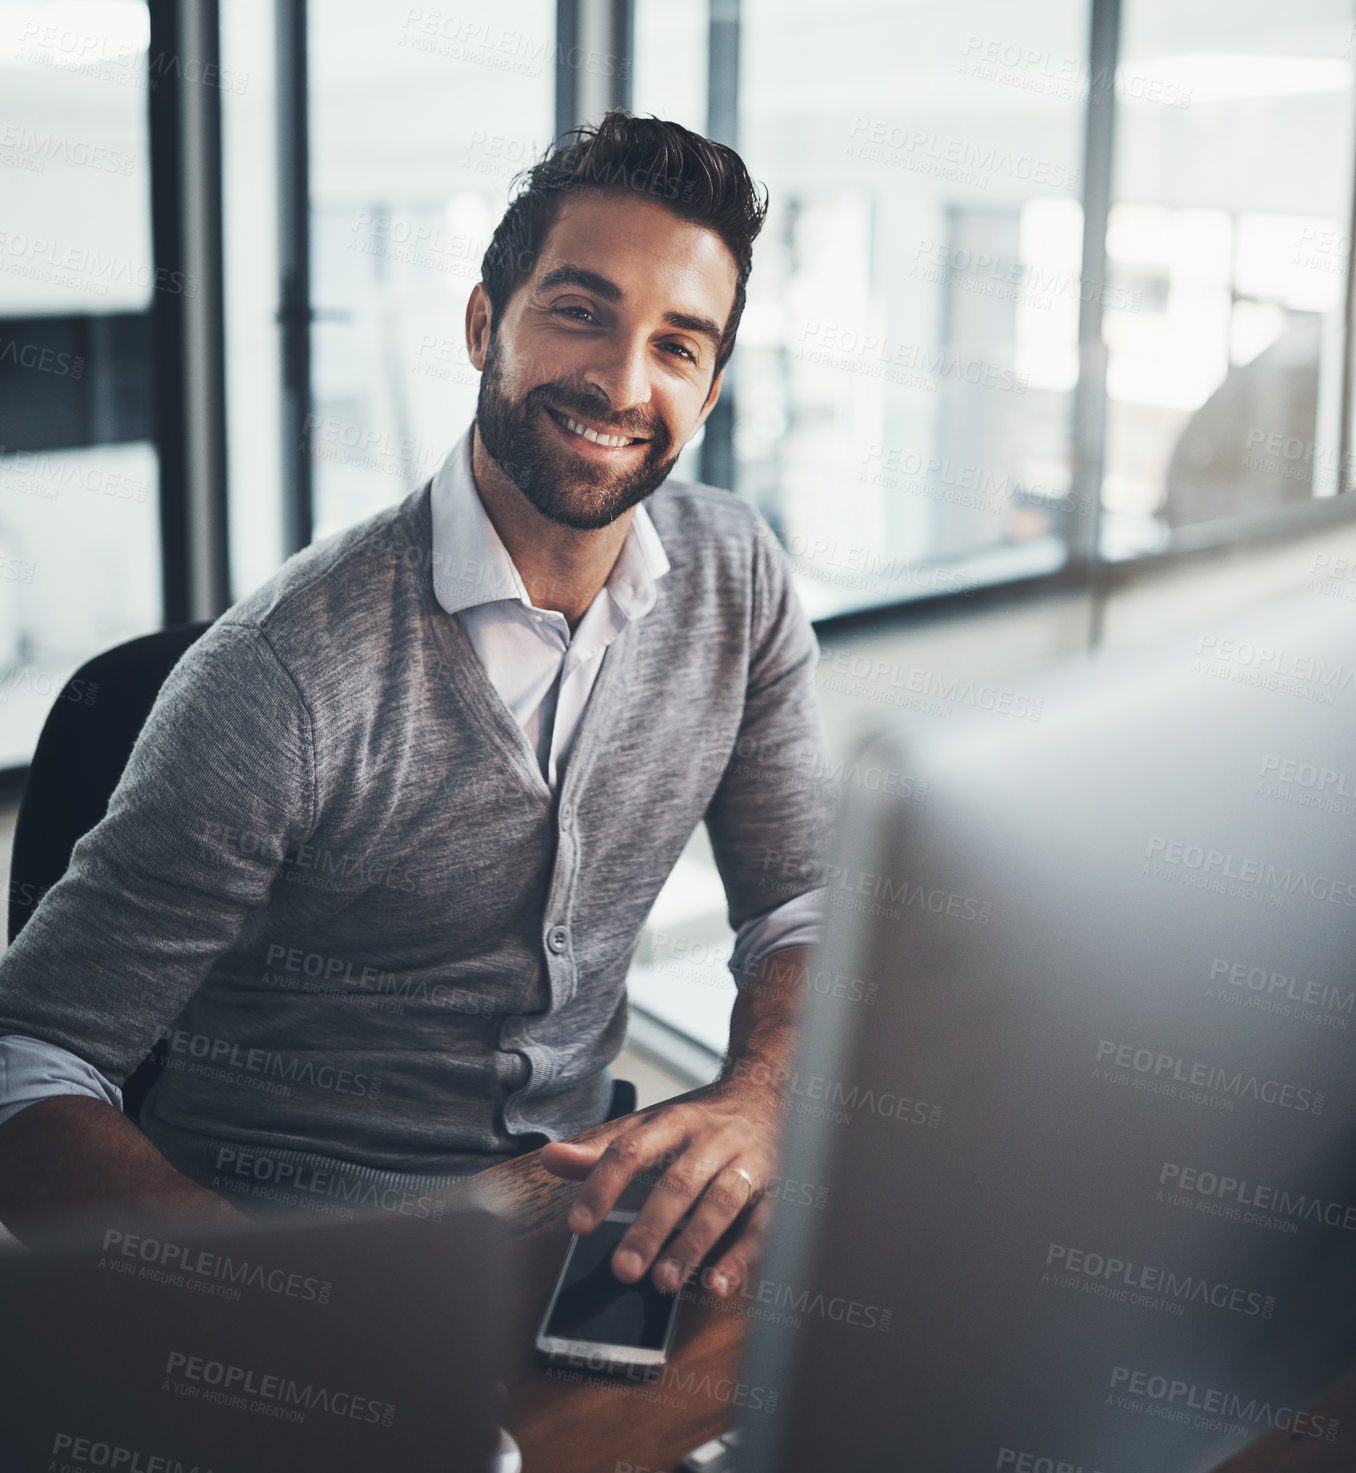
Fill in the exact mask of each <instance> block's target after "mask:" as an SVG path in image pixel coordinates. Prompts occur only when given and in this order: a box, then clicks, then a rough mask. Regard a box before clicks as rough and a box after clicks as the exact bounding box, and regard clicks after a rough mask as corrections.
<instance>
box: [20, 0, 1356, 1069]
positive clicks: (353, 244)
mask: <svg viewBox="0 0 1356 1473" xmlns="http://www.w3.org/2000/svg"><path fill="white" fill-rule="evenodd" d="M1354 23H1356V3H1353V0H1288V3H1285V4H1282V3H1280V0H1228V3H1226V0H1193V3H1192V4H1190V5H1186V6H1183V5H1175V4H1171V3H1169V0H1120V3H1116V0H953V3H950V4H947V5H944V6H943V5H938V4H935V3H933V0H839V3H837V4H834V5H826V4H823V3H822V0H821V3H812V0H493V3H488V0H443V3H442V4H441V5H434V6H405V5H400V6H387V5H382V4H378V3H376V0H310V3H309V4H307V3H305V0H229V3H224V4H218V3H216V0H152V3H142V0H51V3H38V0H19V3H10V0H0V97H3V99H4V102H3V106H2V107H0V201H2V202H3V204H2V205H0V769H4V770H5V773H6V777H7V781H8V789H9V792H10V795H11V804H12V800H13V797H14V795H17V791H18V787H19V785H20V784H21V782H22V775H23V769H24V764H25V763H26V762H27V760H28V757H29V755H30V753H31V751H32V748H33V744H34V741H35V739H36V736H37V733H38V731H39V729H40V727H41V724H42V721H43V718H44V716H45V714H46V712H47V710H48V708H49V706H50V705H51V703H52V700H53V699H54V698H55V696H56V695H57V693H58V692H59V691H60V690H61V688H62V685H63V683H64V682H65V681H66V679H67V678H68V677H69V675H70V673H71V672H72V670H73V669H74V668H75V667H76V666H77V665H78V664H79V662H80V661H82V660H83V659H84V658H86V657H88V656H89V655H91V654H93V653H95V652H96V651H98V650H100V649H103V648H106V647H108V646H109V645H112V644H115V643H117V642H119V641H121V640H123V639H127V638H130V637H132V636H134V635H137V634H140V633H143V632H145V631H147V630H151V629H154V628H156V627H159V626H160V625H162V624H167V623H169V624H172V623H178V622H182V621H183V620H185V619H189V618H201V617H209V616H212V615H214V614H216V613H217V612H219V611H220V610H221V609H222V608H224V607H225V606H226V605H227V604H228V603H229V602H230V601H231V600H233V599H235V598H238V597H240V596H242V595H243V594H245V593H247V592H249V591H250V590H251V589H253V588H254V587H256V586H257V585H258V584H259V583H260V582H261V581H262V580H264V579H265V578H267V577H268V576H269V575H270V574H271V573H272V572H273V571H274V570H275V569H276V568H277V567H278V566H279V564H280V563H281V562H282V561H283V559H284V558H285V557H287V556H288V555H289V554H290V553H292V552H294V551H296V550H297V549H299V548H301V547H303V546H305V545H306V544H307V543H308V542H309V541H311V540H312V539H313V538H315V537H321V536H325V535H327V534H329V533H331V532H333V531H335V530H337V529H339V528H341V527H343V526H345V525H347V524H348V523H350V522H352V521H354V520H356V519H358V518H361V517H364V516H366V515H368V514H369V513H370V512H372V511H374V510H375V509H377V508H379V507H381V506H383V505H385V504H386V503H388V502H390V501H392V500H394V499H397V498H399V497H402V496H404V495H405V494H406V493H407V492H408V491H409V490H411V489H412V488H414V487H415V486H417V485H419V484H421V483H422V482H423V481H424V480H425V479H426V478H427V477H428V476H429V475H430V474H431V473H432V471H433V470H434V469H435V468H436V466H437V464H438V463H439V462H440V460H441V459H442V457H443V455H444V454H445V453H446V451H447V449H448V448H449V446H450V445H451V444H452V443H453V441H454V440H455V439H456V438H457V437H458V436H459V435H460V434H461V432H462V430H463V429H464V427H465V425H466V424H467V422H468V421H469V418H470V416H471V414H472V411H473V408H474V404H475V394H476V383H477V376H476V374H475V373H474V371H473V370H472V369H471V367H470V365H469V363H468V361H467V359H466V354H465V348H464V343H463V335H462V319H463V311H464V307H465V302H466V297H467V294H468V293H469V291H470V289H471V286H472V285H473V284H474V282H475V281H476V280H477V278H478V275H479V262H480V258H481V254H482V252H483V250H484V247H485V245H486V243H487V241H488V238H489V234H490V232H491V231H492V229H493V227H494V224H495V222H496V220H497V219H498V217H499V215H500V213H501V211H502V209H503V207H504V204H505V202H506V199H507V197H508V191H509V188H510V185H511V181H512V178H513V176H514V174H515V173H516V172H517V171H518V170H519V169H521V168H522V167H523V166H524V165H526V164H527V163H529V162H531V161H532V160H533V159H534V158H535V157H536V156H537V155H538V154H539V153H540V152H541V151H542V149H543V148H544V147H545V146H546V145H547V144H548V143H549V142H550V140H551V138H552V136H553V135H554V134H555V133H556V132H558V131H560V130H562V129H564V128H566V127H568V126H571V125H573V124H574V123H576V122H579V121H581V120H587V119H593V118H596V117H597V116H599V115H600V114H601V112H602V111H603V110H604V109H605V108H606V107H608V106H611V105H625V106H629V107H631V108H633V109H634V110H636V111H638V112H642V113H656V114H658V115H659V116H662V117H668V118H674V119H676V120H678V121H680V122H682V123H685V124H687V125H688V126H690V127H693V128H695V129H698V130H700V131H703V132H706V133H709V134H710V135H711V136H713V137H716V138H720V139H722V140H724V141H727V142H730V143H732V144H734V145H736V146H737V147H738V148H739V149H740V151H741V153H742V154H743V156H744V158H745V159H746V161H747V163H748V165H749V168H750V170H751V172H752V173H753V175H754V177H755V178H756V179H759V180H761V181H764V182H765V183H766V185H767V187H768V190H769V193H770V199H771V210H770V214H769V217H768V223H767V227H766V230H765V232H764V234H763V236H762V238H761V240H760V242H759V244H758V246H757V249H756V253H755V268H754V273H753V277H752V281H751V285H750V294H749V303H748V309H747V312H746V315H745V318H744V323H743V326H742V328H741V331H740V337H739V345H738V348H737V351H736V354H735V357H734V359H733V361H732V364H731V368H730V370H729V372H728V374H727V387H726V393H725V395H724V397H723V398H722V401H721V404H720V406H719V408H718V410H717V412H716V413H715V414H714V415H713V416H712V418H711V420H710V422H709V423H708V425H707V427H706V429H705V431H704V433H703V435H702V437H701V438H700V440H698V441H696V442H694V443H693V445H691V446H690V447H689V448H688V450H687V451H686V452H685V453H684V459H683V464H682V469H681V471H680V473H684V474H688V475H690V476H694V477H699V478H701V479H704V480H706V481H708V482H711V483H713V484H715V485H718V486H721V487H725V488H728V489H729V490H730V491H731V492H732V494H735V495H738V496H742V497H745V498H747V499H748V500H749V501H751V502H752V503H754V504H755V505H756V506H757V507H758V508H759V509H760V510H761V511H762V512H763V514H764V515H765V516H766V517H767V519H768V520H769V522H770V523H771V524H772V526H773V528H774V529H775V530H776V532H777V534H778V536H779V537H780V538H781V541H782V543H783V546H784V547H785V549H786V553H787V556H788V559H789V561H790V563H791V566H792V567H793V569H794V572H795V577H796V580H797V585H798V588H799V591H800V596H801V599H802V601H803V603H804V605H805V607H806V608H807V610H808V611H809V613H810V614H811V616H812V617H813V618H814V619H815V621H816V625H817V629H818V633H819V637H820V642H821V647H822V649H823V651H824V653H825V656H826V658H825V659H824V661H823V662H822V665H821V698H822V701H823V706H824V711H825V716H826V719H827V721H828V724H829V729H830V734H831V738H832V741H833V744H834V748H835V755H836V756H840V757H846V756H848V755H849V754H850V752H851V750H852V745H853V742H854V740H855V737H856V735H857V733H858V732H860V731H861V730H862V729H863V727H865V726H867V725H869V724H871V723H872V722H873V721H876V720H879V719H882V718H883V717H885V716H886V715H887V714H888V713H890V712H893V713H894V714H895V715H896V716H898V717H900V719H906V720H908V719H912V720H918V721H930V720H938V719H948V716H949V714H950V712H951V711H953V710H955V709H957V708H958V705H959V706H960V707H964V706H965V705H966V701H967V699H969V700H970V702H971V703H972V704H973V696H971V697H969V698H967V696H966V694H965V692H966V691H967V690H972V689H973V687H972V686H971V685H970V682H976V681H977V682H987V684H986V685H984V687H983V688H984V689H986V690H989V691H993V690H998V691H1004V692H1007V695H1008V700H1007V702H1006V705H1007V707H1008V710H1009V712H1010V711H1011V710H1013V709H1019V710H1022V711H1025V712H1027V713H1028V715H1027V716H1026V717H1022V718H1014V717H1012V716H1011V715H1010V714H1007V715H1005V714H1000V713H995V714H994V716H993V719H995V720H1004V719H1032V718H1031V717H1030V714H1029V713H1030V712H1031V711H1032V710H1035V711H1036V712H1037V713H1038V711H1039V702H1040V699H1041V695H1040V689H1041V671H1042V668H1043V667H1045V666H1047V665H1048V664H1049V663H1050V662H1051V661H1052V660H1054V659H1056V658H1058V657H1061V656H1064V655H1068V654H1071V653H1076V652H1078V651H1081V650H1086V649H1088V648H1090V647H1094V646H1099V645H1104V644H1108V643H1115V642H1118V641H1126V640H1133V639H1141V638H1146V637H1149V636H1151V635H1153V634H1154V633H1156V632H1158V631H1162V630H1167V629H1180V628H1183V627H1194V626H1199V627H1201V628H1206V627H1208V625H1209V621H1210V620H1211V619H1213V618H1215V617H1217V616H1221V617H1222V616H1223V615H1224V614H1225V613H1226V612H1228V611H1232V610H1234V609H1236V608H1238V607H1240V606H1242V605H1245V604H1247V603H1249V602H1252V601H1254V600H1256V599H1258V598H1261V597H1263V596H1265V595H1266V594H1268V593H1269V592H1271V591H1275V590H1280V589H1284V588H1288V587H1293V586H1297V585H1300V584H1303V583H1304V582H1305V581H1306V579H1309V580H1310V581H1312V573H1313V569H1314V568H1315V566H1316V562H1315V560H1316V558H1318V557H1319V556H1320V555H1328V554H1331V552H1332V550H1333V549H1334V548H1335V547H1339V546H1345V545H1346V544H1347V543H1352V542H1356V538H1353V536H1352V519H1351V516H1350V506H1351V505H1352V504H1353V503H1352V502H1351V501H1350V499H1349V497H1348V494H1347V493H1348V492H1349V490H1350V486H1351V475H1350V463H1351V407H1352V386H1351V347H1352V345H1351V325H1352V315H1353V313H1352V276H1351V272H1350V252H1351V232H1352V220H1353V208H1354V207H1356V185H1354V179H1356V174H1354V160H1353V121H1354V120H1353V85H1352V84H1353V58H1354V57H1356V24H1354ZM1322 566H1328V565H1326V564H1325V565H1322ZM1352 587H1356V585H1352ZM1320 591H1322V588H1321V587H1320ZM1329 591H1332V592H1333V593H1334V594H1335V595H1340V593H1341V591H1342V590H1341V589H1339V588H1336V587H1334V588H1332V589H1331V590H1329ZM862 655H867V656H869V661H868V662H867V664H869V665H870V666H871V667H872V668H880V666H879V665H878V662H883V663H884V666H885V667H888V668H889V669H890V671H891V672H892V673H891V675H890V676H889V677H887V678H886V679H885V680H884V682H882V680H881V678H879V677H877V678H876V680H875V681H874V682H873V680H872V679H869V678H868V679H865V680H863V679H858V678H856V677H855V676H853V674H852V672H853V670H854V669H858V668H866V665H865V664H862V665H858V666H854V665H853V664H852V661H853V659H855V658H858V657H860V656H862ZM900 689H908V690H911V691H913V692H921V693H922V695H923V697H924V698H921V699H920V700H918V701H917V702H915V703H914V705H913V706H912V707H911V708H908V709H905V710H904V711H902V712H900V711H899V710H898V708H896V707H895V706H892V705H890V704H889V701H890V700H892V699H893V692H896V691H898V690H900ZM929 692H931V695H928V693H929ZM948 692H949V694H948ZM933 697H935V699H933ZM859 776H860V775H859ZM845 780H849V781H851V780H856V779H853V778H852V777H851V776H850V775H849V776H847V777H845ZM4 849H5V853H6V856H7V850H8V845H7V843H6V844H5V845H4ZM730 940H731V937H730V932H729V929H728V927H727V926H726V924H725V919H724V913H723V902H722V897H721V891H720V887H719V882H718V880H717V878H716V875H715V871H714V867H713V865H712V863H711V861H710V856H709V851H708V849H707V847H706V844H705V838H704V834H702V833H700V832H699V833H698V835H697V836H696V837H695V838H694V840H693V843H692V845H691V846H690V848H689V851H688V853H687V854H686V855H685V856H684V858H683V860H682V861H681V862H680V864H679V867H678V869H677V870H676V871H675V874H674V876H673V879H672V880H671V882H670V884H669V885H668V887H667V888H666V890H665V892H664V894H663V895H662V896H661V898H660V901H659V903H658V905H657V906H656V910H655V913H654V916H653V917H652V921H651V925H650V927H649V928H648V930H647V932H646V935H645V936H644V937H643V938H642V942H641V945H640V948H639V950H638V952H637V959H636V965H635V969H634V973H633V979H632V981H633V987H632V996H633V1003H634V1009H633V1013H634V1025H633V1044H634V1046H635V1047H636V1048H637V1049H639V1050H643V1051H644V1052H645V1053H646V1054H647V1055H648V1056H649V1057H650V1058H651V1059H653V1060H656V1061H658V1062H660V1063H661V1064H662V1065H663V1067H664V1069H666V1070H668V1071H669V1075H668V1076H666V1077H672V1078H674V1079H677V1080H680V1081H692V1082H695V1081H697V1080H700V1079H703V1078H708V1077H710V1075H711V1073H712V1072H713V1071H714V1068H715V1066H716V1062H717V1060H718V1056H719V1051H720V1048H721V1046H722V1043H723V1039H724V1036H725V1027H726V1022H727V1019H728V1014H729V1008H730V1003H731V1000H732V996H733V990H732V986H731V984H730V981H729V977H728V973H727V972H726V970H725V960H726V957H727V956H728V952H729V945H730Z"/></svg>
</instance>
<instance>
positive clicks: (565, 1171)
mask: <svg viewBox="0 0 1356 1473" xmlns="http://www.w3.org/2000/svg"><path fill="white" fill-rule="evenodd" d="M624 1128H625V1127H618V1129H617V1130H614V1131H612V1132H611V1133H609V1134H607V1135H602V1136H599V1137H597V1138H596V1139H595V1140H591V1141H547V1143H546V1144H545V1145H544V1146H543V1147H542V1148H541V1164H542V1165H543V1166H544V1167H545V1168H546V1169H547V1171H549V1172H550V1173H551V1174H552V1175H553V1176H561V1177H564V1178H565V1179H566V1180H568V1181H583V1180H584V1178H585V1177H586V1176H587V1175H588V1174H589V1172H590V1171H592V1170H593V1168H594V1167H595V1166H596V1165H597V1164H598V1158H599V1156H601V1155H602V1154H603V1152H604V1151H605V1150H607V1147H608V1142H609V1141H611V1140H612V1138H613V1136H615V1135H619V1134H620V1133H621V1130H622V1129H624Z"/></svg>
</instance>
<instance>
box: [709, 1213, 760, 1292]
mask: <svg viewBox="0 0 1356 1473" xmlns="http://www.w3.org/2000/svg"><path fill="white" fill-rule="evenodd" d="M771 1220H772V1199H771V1198H770V1197H763V1198H761V1199H760V1200H759V1201H757V1202H755V1203H754V1206H753V1210H752V1211H751V1212H750V1213H749V1215H748V1218H747V1219H746V1222H745V1226H744V1231H743V1232H742V1233H740V1235H739V1236H738V1238H736V1239H735V1241H734V1243H733V1244H731V1246H730V1247H729V1248H728V1249H727V1250H726V1251H725V1252H724V1253H722V1254H721V1256H720V1257H719V1258H718V1259H717V1260H716V1261H715V1263H714V1264H712V1265H711V1267H710V1268H708V1269H703V1270H702V1276H701V1278H702V1283H703V1284H704V1285H706V1286H707V1287H708V1288H709V1289H710V1290H711V1292H712V1293H713V1294H715V1295H716V1296H717V1297H718V1298H721V1299H728V1298H729V1297H730V1296H731V1295H733V1294H736V1293H738V1291H739V1287H740V1285H741V1284H743V1283H745V1282H746V1281H747V1279H748V1278H749V1275H750V1274H751V1273H752V1271H753V1266H754V1264H755V1263H757V1261H758V1259H759V1257H760V1255H761V1254H762V1251H763V1243H764V1241H765V1240H766V1238H767V1230H768V1225H769V1223H770V1222H771Z"/></svg>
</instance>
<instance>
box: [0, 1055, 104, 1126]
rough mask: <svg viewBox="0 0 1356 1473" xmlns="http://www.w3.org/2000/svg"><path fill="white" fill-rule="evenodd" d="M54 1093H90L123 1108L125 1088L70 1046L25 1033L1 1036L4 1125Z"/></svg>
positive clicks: (1, 1121) (0, 1117) (0, 1105)
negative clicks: (79, 1056)
mask: <svg viewBox="0 0 1356 1473" xmlns="http://www.w3.org/2000/svg"><path fill="white" fill-rule="evenodd" d="M53 1095H89V1096H90V1098H91V1099H96V1100H103V1101H104V1103H105V1104H108V1105H112V1106H113V1108H114V1109H115V1110H121V1109H122V1091H121V1090H120V1089H119V1088H118V1087H117V1086H116V1085H114V1084H110V1083H109V1082H108V1080H107V1079H105V1078H104V1076H103V1075H102V1074H100V1073H99V1071H98V1070H97V1069H96V1068H95V1067H94V1065H93V1064H87V1063H86V1062H85V1061H84V1059H80V1058H77V1057H76V1056H75V1055H74V1054H73V1053H71V1052H70V1051H69V1050H68V1049H64V1048H61V1047H59V1046H58V1045H57V1044H55V1043H44V1042H43V1040H42V1039H40V1038H29V1037H28V1036H27V1035H25V1034H22V1033H9V1034H6V1035H5V1036H4V1037H3V1038H0V1125H3V1124H4V1123H5V1121H6V1120H8V1119H9V1118H10V1116H11V1115H17V1114H18V1113H19V1111H20V1110H22V1109H24V1108H25V1106H28V1105H35V1104H37V1102H38V1101H39V1100H45V1099H50V1098H51V1097H52V1096H53Z"/></svg>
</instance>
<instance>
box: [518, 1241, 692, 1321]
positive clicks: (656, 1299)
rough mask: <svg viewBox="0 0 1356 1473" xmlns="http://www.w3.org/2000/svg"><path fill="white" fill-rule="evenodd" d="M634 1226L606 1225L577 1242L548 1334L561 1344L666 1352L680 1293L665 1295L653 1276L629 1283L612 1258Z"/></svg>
mask: <svg viewBox="0 0 1356 1473" xmlns="http://www.w3.org/2000/svg"><path fill="white" fill-rule="evenodd" d="M630 1226H631V1224H630V1222H601V1223H599V1224H598V1226H597V1227H596V1228H594V1230H593V1231H592V1232H591V1233H586V1234H585V1235H584V1236H583V1237H581V1238H576V1239H575V1241H574V1248H573V1251H572V1252H571V1254H570V1260H569V1263H568V1264H567V1265H566V1267H565V1272H564V1277H563V1278H562V1280H561V1284H560V1290H559V1292H558V1293H557V1295H556V1302H555V1304H554V1305H553V1306H552V1309H551V1317H550V1319H549V1320H548V1321H547V1322H546V1327H545V1334H547V1335H548V1336H552V1337H554V1338H557V1339H560V1340H591V1341H594V1342H596V1343H597V1344H600V1345H628V1346H633V1347H635V1348H636V1349H638V1350H660V1349H662V1348H663V1345H664V1338H665V1335H666V1334H667V1333H668V1327H669V1320H670V1319H671V1318H672V1316H673V1314H674V1313H675V1312H676V1310H677V1308H678V1297H679V1296H678V1295H676V1294H664V1293H661V1292H660V1291H659V1290H658V1289H656V1288H655V1286H654V1285H653V1284H652V1283H651V1282H650V1278H649V1275H648V1274H647V1275H646V1276H645V1277H644V1278H643V1279H641V1280H640V1281H639V1283H635V1284H623V1283H622V1281H621V1280H620V1279H619V1278H617V1277H616V1275H615V1274H613V1272H612V1254H613V1252H614V1251H615V1250H616V1247H617V1244H618V1243H619V1242H620V1241H621V1239H622V1236H623V1235H624V1234H625V1232H626V1230H627V1228H629V1227H630Z"/></svg>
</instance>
